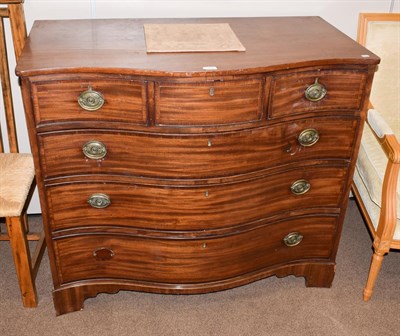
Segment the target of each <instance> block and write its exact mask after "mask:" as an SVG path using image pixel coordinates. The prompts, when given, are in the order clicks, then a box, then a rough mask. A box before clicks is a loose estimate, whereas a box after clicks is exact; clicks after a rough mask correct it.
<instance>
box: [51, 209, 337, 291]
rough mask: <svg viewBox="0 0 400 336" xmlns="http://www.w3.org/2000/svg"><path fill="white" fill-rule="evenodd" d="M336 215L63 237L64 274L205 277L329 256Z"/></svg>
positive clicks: (58, 246)
mask: <svg viewBox="0 0 400 336" xmlns="http://www.w3.org/2000/svg"><path fill="white" fill-rule="evenodd" d="M336 220H337V218H336V217H328V216H321V217H319V216H317V217H304V218H298V219H292V220H287V221H285V222H278V223H275V224H271V225H266V226H263V227H259V228H257V229H253V230H249V231H246V232H241V233H238V234H235V235H230V236H224V237H219V238H214V239H188V240H181V239H158V238H140V237H135V236H123V235H104V234H90V235H78V236H74V237H69V238H63V239H58V240H55V241H54V248H55V254H56V264H57V265H58V267H59V272H58V276H59V280H60V282H61V283H69V282H73V281H78V280H87V279H98V278H101V279H104V278H114V279H132V280H138V281H149V282H158V283H176V284H184V283H201V282H210V281H218V280H222V279H228V278H232V277H235V276H239V275H243V274H246V273H249V272H254V271H257V270H260V269H263V268H268V267H269V266H273V265H277V264H280V263H288V262H291V261H296V260H307V259H325V260H326V259H328V258H330V256H331V252H332V247H333V245H334V244H333V240H334V237H335V232H336ZM285 238H286V243H285V242H284V239H285ZM286 244H288V245H293V246H287V245H286Z"/></svg>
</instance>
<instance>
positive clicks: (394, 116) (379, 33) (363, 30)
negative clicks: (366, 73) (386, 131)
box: [357, 13, 400, 134]
mask: <svg viewBox="0 0 400 336" xmlns="http://www.w3.org/2000/svg"><path fill="white" fill-rule="evenodd" d="M357 40H358V42H359V43H360V44H362V45H364V46H365V47H367V48H368V49H369V50H371V51H372V52H374V53H375V54H377V55H378V56H380V57H381V63H380V64H379V68H378V71H377V73H376V74H375V77H374V82H373V85H372V91H371V96H370V101H371V104H372V105H373V106H374V108H375V109H377V110H378V111H379V112H380V114H381V115H382V116H383V118H384V119H385V120H386V122H387V123H388V124H389V125H390V127H391V128H392V129H393V131H394V133H395V134H400V13H361V14H360V18H359V27H358V37H357Z"/></svg>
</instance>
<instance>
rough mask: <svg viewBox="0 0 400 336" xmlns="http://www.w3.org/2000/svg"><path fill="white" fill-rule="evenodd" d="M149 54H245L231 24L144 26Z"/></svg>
mask: <svg viewBox="0 0 400 336" xmlns="http://www.w3.org/2000/svg"><path fill="white" fill-rule="evenodd" d="M144 32H145V38H146V47H147V52H148V53H157V52H205V51H245V50H246V49H245V47H244V46H243V45H242V43H240V41H239V39H238V38H237V37H236V35H235V33H234V32H233V30H232V29H231V27H230V26H229V24H228V23H198V24H197V23H194V24H192V23H188V24H186V23H180V24H168V23H167V24H144Z"/></svg>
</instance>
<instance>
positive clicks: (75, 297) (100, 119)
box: [17, 18, 379, 314]
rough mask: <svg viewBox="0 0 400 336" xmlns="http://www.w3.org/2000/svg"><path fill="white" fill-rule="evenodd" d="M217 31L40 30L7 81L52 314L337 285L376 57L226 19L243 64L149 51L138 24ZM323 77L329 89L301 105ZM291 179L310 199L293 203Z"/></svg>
mask: <svg viewBox="0 0 400 336" xmlns="http://www.w3.org/2000/svg"><path fill="white" fill-rule="evenodd" d="M219 20H220V19H163V20H158V19H157V20H156V19H154V20H153V19H149V20H147V19H146V20H90V21H88V20H74V21H73V22H72V21H68V20H63V21H60V22H59V21H39V22H36V23H35V25H34V27H33V29H32V32H31V34H30V38H29V40H28V42H27V45H26V48H25V50H24V52H23V54H22V56H21V59H20V61H19V63H18V65H17V73H18V74H19V75H20V76H21V79H22V80H21V82H22V92H23V97H24V103H25V110H26V117H27V120H28V124H29V127H28V129H29V135H30V141H31V144H32V149H33V152H34V158H35V164H36V169H37V178H38V181H39V183H38V185H39V194H40V197H41V201H42V206H43V208H44V215H43V219H44V222H45V224H46V229H47V235H46V239H47V242H48V246H49V256H50V264H51V267H52V275H53V282H54V304H55V309H56V313H57V314H64V313H67V312H71V311H75V310H79V309H82V308H83V303H84V300H85V299H87V298H89V297H94V296H96V295H97V294H98V293H101V292H106V293H115V292H117V291H119V290H140V291H146V292H152V293H165V294H169V293H180V294H194V293H208V292H212V291H217V290H224V289H228V288H233V287H235V286H240V285H244V284H247V283H250V282H252V281H256V280H260V279H263V278H265V277H267V276H271V275H276V276H278V277H284V276H288V275H295V276H303V277H305V278H306V285H307V286H310V287H312V286H317V287H330V286H331V284H332V281H333V278H334V274H335V256H336V252H337V247H338V243H339V238H340V233H341V229H342V225H343V220H344V213H345V209H346V204H347V199H348V193H349V188H350V183H351V175H352V172H353V171H354V163H355V158H356V155H357V152H358V145H359V142H360V137H361V131H362V127H363V122H364V120H365V109H366V107H367V99H368V95H369V91H370V86H371V81H372V77H373V74H374V71H375V69H376V64H377V63H378V62H379V59H378V58H377V57H376V56H375V55H373V54H372V53H370V52H369V51H368V50H366V49H364V48H362V47H360V46H359V45H358V44H356V43H355V42H354V41H352V40H351V39H349V38H348V37H346V36H344V35H343V34H342V33H340V32H338V31H337V30H336V29H334V28H333V27H332V26H330V25H329V24H327V23H325V22H324V21H323V20H322V19H320V18H252V19H246V18H235V19H226V21H225V19H224V21H225V22H227V23H229V25H230V26H231V27H232V30H233V31H234V32H235V34H236V35H237V36H238V38H239V39H240V41H241V42H242V43H243V45H245V47H246V51H245V52H241V53H232V52H226V53H190V54H187V53H173V54H171V53H168V54H162V53H157V54H148V53H146V49H145V41H144V35H143V24H145V23H171V22H173V23H185V22H190V23H218V22H219ZM293 27H295V28H293ZM76 31H79V34H75V33H74V32H76ZM60 41H62V43H61V42H60ZM316 41H317V42H316ZM364 54H368V55H370V57H368V58H364V57H361V55H364ZM204 66H215V67H216V69H215V70H212V71H209V70H205V69H203V67H204ZM316 78H318V81H319V82H320V83H321V84H323V85H324V86H325V87H326V88H327V90H328V93H327V95H326V96H325V97H324V98H323V99H322V100H321V101H318V102H309V101H306V99H305V98H304V93H305V90H306V89H307V87H308V86H309V85H311V84H313V83H314V82H315V80H316ZM88 85H91V86H92V88H93V90H97V91H99V92H102V94H103V95H104V97H105V104H104V106H103V107H101V108H100V109H99V110H98V111H96V112H94V113H93V112H84V111H81V110H80V108H79V106H78V104H77V102H76V100H77V97H78V96H79V94H80V92H81V90H83V89H85V88H87V87H88ZM304 131H306V133H308V134H314V135H317V136H316V137H315V138H313V137H312V136H311V138H310V139H309V141H310V142H311V145H310V146H308V145H307V142H305V143H303V145H301V144H300V141H299V136H300V134H302V133H304ZM313 140H315V143H313ZM90 141H96V142H101V143H102V144H104V146H105V148H106V154H105V156H104V157H103V158H101V159H97V158H96V159H90V158H88V157H86V156H85V155H84V152H83V150H82V148H83V146H84V145H85V144H86V143H87V142H90ZM89 156H90V155H89ZM299 180H304V181H305V182H306V183H309V184H310V190H309V191H308V192H305V193H304V194H301V195H294V194H293V193H292V191H291V187H292V185H293V184H294V183H295V182H298V181H299ZM300 191H301V190H300ZM95 194H97V196H96V197H97V200H100V199H105V200H108V201H109V202H110V203H109V204H108V203H106V204H107V206H106V207H104V208H96V207H93V206H92V205H90V204H89V203H88V199H89V198H91V197H92V196H93V195H95ZM99 195H100V197H99ZM94 205H95V206H96V204H94ZM289 234H294V237H295V238H296V239H299V240H298V241H294V242H293V243H294V244H295V243H296V242H297V243H298V245H296V246H292V247H289V246H287V245H286V244H285V243H284V241H283V239H284V238H285V237H286V236H288V235H289ZM288 244H289V245H290V243H288Z"/></svg>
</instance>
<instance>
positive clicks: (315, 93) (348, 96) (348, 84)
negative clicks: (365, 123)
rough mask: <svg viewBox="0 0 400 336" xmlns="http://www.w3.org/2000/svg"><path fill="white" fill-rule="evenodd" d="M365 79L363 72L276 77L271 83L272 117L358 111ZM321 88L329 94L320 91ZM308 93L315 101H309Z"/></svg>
mask: <svg viewBox="0 0 400 336" xmlns="http://www.w3.org/2000/svg"><path fill="white" fill-rule="evenodd" d="M366 79H367V74H366V73H364V72H358V71H344V70H343V71H314V72H303V73H296V74H292V75H282V76H277V77H275V78H274V80H273V84H272V94H271V105H270V110H269V117H270V118H279V117H283V116H287V115H295V114H299V113H304V112H312V111H327V110H351V111H355V110H359V109H360V108H361V103H362V101H363V97H364V91H365V83H366ZM316 81H317V83H316ZM313 85H314V86H313ZM319 85H322V87H323V89H322V90H326V91H321V90H320V88H321V87H319ZM307 90H308V95H309V96H311V97H314V98H312V99H316V100H315V101H314V100H311V101H310V100H309V99H307V98H306V91H307Z"/></svg>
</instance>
